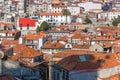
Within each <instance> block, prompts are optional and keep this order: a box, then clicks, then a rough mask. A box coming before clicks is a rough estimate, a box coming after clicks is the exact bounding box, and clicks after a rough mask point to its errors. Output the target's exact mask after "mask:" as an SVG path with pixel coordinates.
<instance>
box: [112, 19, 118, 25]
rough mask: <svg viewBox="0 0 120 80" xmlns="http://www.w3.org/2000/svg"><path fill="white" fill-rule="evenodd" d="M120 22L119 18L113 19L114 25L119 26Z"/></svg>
mask: <svg viewBox="0 0 120 80" xmlns="http://www.w3.org/2000/svg"><path fill="white" fill-rule="evenodd" d="M118 24H119V19H118V18H115V19H114V20H113V21H112V25H113V26H118Z"/></svg>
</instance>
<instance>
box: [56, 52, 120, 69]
mask: <svg viewBox="0 0 120 80" xmlns="http://www.w3.org/2000/svg"><path fill="white" fill-rule="evenodd" d="M73 54H74V53H73ZM80 55H89V56H90V60H88V61H84V62H82V61H81V60H80V57H79V56H80ZM107 56H108V57H107ZM99 60H102V61H99ZM57 64H58V65H60V66H62V67H63V68H64V69H66V70H69V71H71V70H72V71H78V70H86V71H87V70H96V69H102V68H108V67H113V66H118V65H119V64H120V63H119V62H118V61H117V60H116V54H97V53H96V54H94V53H91V54H87V53H84V54H74V55H71V56H67V57H65V58H63V59H62V60H60V61H59V62H57Z"/></svg>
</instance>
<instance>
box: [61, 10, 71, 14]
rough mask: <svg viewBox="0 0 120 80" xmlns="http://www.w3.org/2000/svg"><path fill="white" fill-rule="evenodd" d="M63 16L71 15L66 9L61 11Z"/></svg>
mask: <svg viewBox="0 0 120 80" xmlns="http://www.w3.org/2000/svg"><path fill="white" fill-rule="evenodd" d="M62 12H63V15H71V13H70V11H69V10H68V9H63V11H62Z"/></svg>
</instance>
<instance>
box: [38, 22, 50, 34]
mask: <svg viewBox="0 0 120 80" xmlns="http://www.w3.org/2000/svg"><path fill="white" fill-rule="evenodd" d="M47 30H49V25H48V23H47V22H45V21H44V22H42V23H41V25H40V26H37V29H36V32H39V31H47Z"/></svg>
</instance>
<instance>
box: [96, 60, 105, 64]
mask: <svg viewBox="0 0 120 80" xmlns="http://www.w3.org/2000/svg"><path fill="white" fill-rule="evenodd" d="M97 62H98V63H105V60H103V59H98V60H97Z"/></svg>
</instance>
